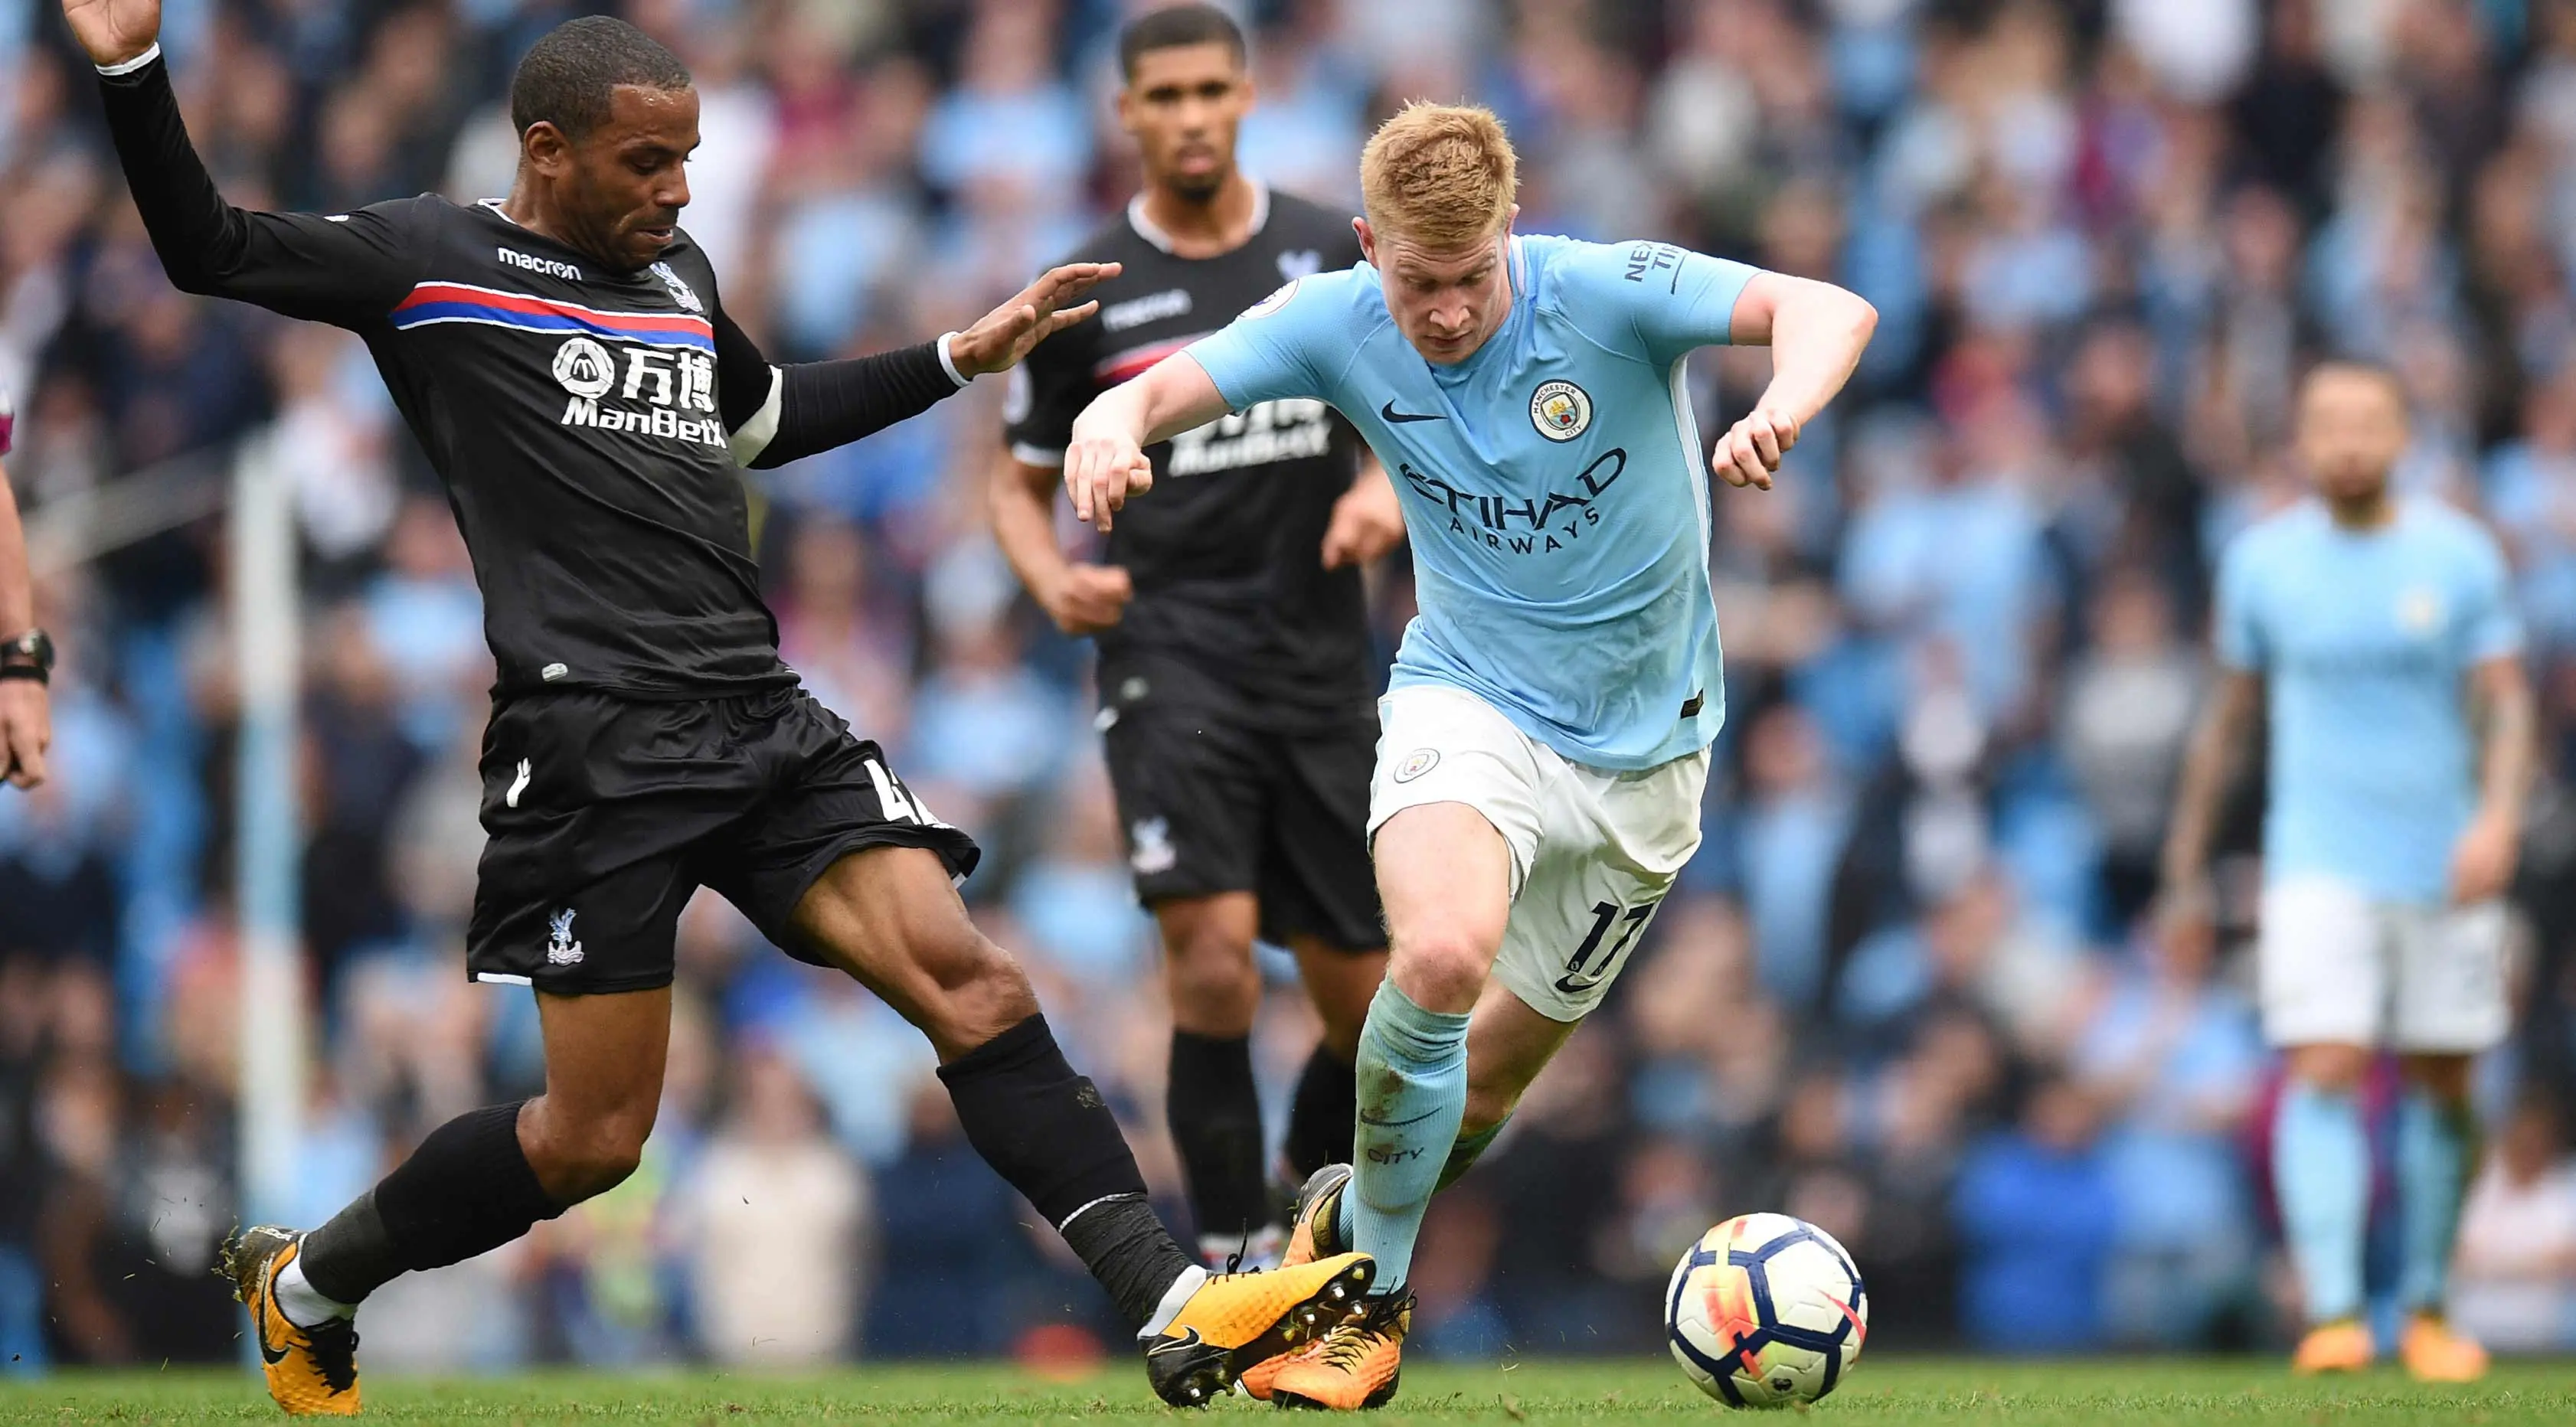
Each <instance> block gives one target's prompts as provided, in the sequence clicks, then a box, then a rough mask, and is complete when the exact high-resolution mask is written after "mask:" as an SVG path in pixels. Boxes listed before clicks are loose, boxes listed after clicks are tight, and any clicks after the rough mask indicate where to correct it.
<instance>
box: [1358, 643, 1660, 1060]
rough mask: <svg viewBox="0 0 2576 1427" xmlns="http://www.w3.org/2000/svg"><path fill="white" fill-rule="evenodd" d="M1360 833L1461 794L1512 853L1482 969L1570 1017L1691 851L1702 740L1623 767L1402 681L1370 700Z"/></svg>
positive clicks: (1591, 995) (1578, 1015)
mask: <svg viewBox="0 0 2576 1427" xmlns="http://www.w3.org/2000/svg"><path fill="white" fill-rule="evenodd" d="M1378 727H1379V731H1378V741H1377V773H1376V776H1375V777H1374V778H1373V779H1372V780H1371V781H1370V784H1369V836H1370V838H1371V839H1372V840H1374V839H1375V838H1376V836H1377V830H1378V829H1379V828H1380V827H1383V826H1385V824H1386V820H1387V819H1388V818H1391V817H1393V816H1395V815H1396V814H1397V813H1400V812H1402V811H1404V810H1405V809H1406V808H1411V807H1419V806H1422V805H1423V804H1426V803H1464V804H1466V805H1467V806H1469V807H1471V808H1474V809H1475V810H1476V811H1477V812H1479V813H1482V814H1484V817H1485V820H1486V821H1487V822H1490V823H1492V824H1493V825H1494V827H1495V829H1496V830H1497V831H1499V832H1501V833H1502V835H1503V841H1504V842H1506V843H1508V844H1509V845H1510V847H1511V854H1512V911H1511V919H1510V921H1509V922H1507V923H1506V924H1505V927H1504V930H1503V949H1502V955H1501V957H1500V958H1499V959H1498V960H1497V961H1496V962H1495V963H1494V975H1495V977H1497V978H1498V979H1499V980H1501V982H1502V983H1503V985H1504V987H1505V988H1506V989H1508V990H1510V991H1511V993H1512V994H1513V995H1515V996H1518V997H1520V998H1521V1000H1522V1001H1524V1002H1526V1003H1528V1005H1529V1008H1530V1009H1531V1010H1533V1011H1536V1012H1538V1013H1539V1014H1540V1015H1542V1016H1545V1017H1547V1018H1548V1019H1549V1020H1552V1021H1567V1022H1571V1021H1579V1020H1582V1019H1583V1018H1584V1017H1585V1016H1586V1015H1588V1014H1590V1013H1591V1011H1592V1008H1593V1007H1595V1006H1597V1005H1599V1004H1600V1003H1601V998H1602V996H1603V995H1604V994H1606V993H1607V992H1608V991H1609V989H1610V983H1611V982H1612V981H1613V980H1614V979H1616V978H1617V977H1618V974H1619V973H1620V971H1622V970H1623V969H1625V968H1626V966H1627V964H1628V958H1629V954H1630V953H1631V952H1633V951H1634V950H1635V949H1636V944H1637V939H1638V937H1639V936H1640V935H1642V934H1643V933H1644V932H1645V930H1646V924H1647V923H1648V922H1650V921H1652V920H1653V919H1654V915H1655V909H1656V908H1657V907H1659V906H1661V905H1662V904H1663V900H1664V894H1665V893H1666V892H1669V891H1671V890H1672V885H1673V879H1674V878H1675V877H1676V876H1678V875H1680V873H1681V870H1682V864H1684V863H1686V862H1688V861H1690V857H1691V854H1692V853H1693V852H1695V851H1697V850H1698V849H1699V805H1700V794H1701V793H1702V792H1703V791H1705V790H1706V789H1707V787H1708V750H1707V749H1704V748H1703V749H1701V750H1700V751H1698V752H1696V753H1691V754H1686V755H1684V756H1682V757H1680V758H1676V759H1673V760H1672V761H1671V762H1668V763H1663V764H1659V765H1657V766H1655V767H1653V768H1648V769H1644V770H1642V771H1640V772H1634V773H1618V772H1612V771H1610V770H1607V769H1601V768H1591V767H1586V766H1585V765H1583V764H1580V763H1575V762H1572V761H1570V760H1568V759H1566V758H1565V757H1564V756H1562V755H1561V754H1559V753H1557V752H1556V750H1554V749H1552V748H1549V747H1548V746H1547V745H1546V744H1543V743H1540V742H1539V741H1537V740H1536V739H1533V738H1531V737H1530V736H1529V735H1528V734H1525V733H1523V732H1521V731H1520V730H1519V729H1518V728H1516V727H1514V726H1513V724H1512V721H1511V720H1509V719H1507V718H1505V717H1503V716H1502V715H1501V714H1500V713H1498V712H1496V711H1495V710H1494V708H1493V706H1492V705H1490V704H1487V703H1486V702H1485V701H1484V700H1482V699H1479V698H1477V697H1476V696H1475V695H1473V694H1470V693H1467V692H1466V691H1464V690H1462V689H1453V688H1448V687H1445V686H1441V685H1428V684H1415V685H1409V686H1407V687H1404V688H1400V689H1393V690H1390V691H1389V692H1388V693H1387V695H1386V697H1384V698H1383V699H1380V700H1379V701H1378Z"/></svg>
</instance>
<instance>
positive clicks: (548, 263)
mask: <svg viewBox="0 0 2576 1427" xmlns="http://www.w3.org/2000/svg"><path fill="white" fill-rule="evenodd" d="M499 251H500V254H501V263H502V266H504V267H513V268H520V269H523V270H525V271H528V272H532V273H544V274H545V275H546V276H548V277H559V278H562V279H563V280H564V281H566V282H579V281H581V269H579V268H577V267H574V266H573V265H572V264H570V263H567V262H559V261H557V260H555V259H553V258H532V257H530V256H528V255H527V254H526V253H520V252H513V251H511V250H510V249H508V248H502V249H500V250H499Z"/></svg>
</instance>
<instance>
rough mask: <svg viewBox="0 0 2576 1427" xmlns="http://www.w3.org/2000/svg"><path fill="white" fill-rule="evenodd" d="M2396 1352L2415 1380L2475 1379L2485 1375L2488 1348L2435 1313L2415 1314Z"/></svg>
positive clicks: (2450, 1380) (2459, 1380)
mask: <svg viewBox="0 0 2576 1427" xmlns="http://www.w3.org/2000/svg"><path fill="white" fill-rule="evenodd" d="M2397 1351H2398V1356H2399V1357H2400V1358H2403V1359H2404V1360H2405V1363H2406V1371H2407V1372H2408V1373H2410V1374H2412V1375H2413V1376H2414V1378H2415V1380H2416V1381H2418V1382H2476V1381H2477V1380H2478V1379H2479V1378H2482V1377H2484V1376H2486V1375H2487V1350H2486V1349H2484V1348H2482V1347H2480V1346H2478V1340H2477V1339H2475V1338H2472V1337H2470V1336H2469V1335H2468V1334H2466V1333H2463V1332H2460V1331H2459V1330H2458V1329H2455V1328H2453V1327H2452V1326H2451V1325H2450V1324H2449V1323H2448V1322H2446V1321H2444V1319H2443V1318H2442V1316H2441V1315H2440V1314H2438V1313H2418V1314H2416V1315H2415V1317H2414V1318H2413V1319H2412V1320H2410V1321H2409V1322H2408V1323H2407V1325H2406V1336H2405V1337H2404V1338H2402V1339H2400V1340H2399V1342H2398V1350H2397Z"/></svg>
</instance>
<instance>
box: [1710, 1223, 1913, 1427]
mask: <svg viewBox="0 0 2576 1427" xmlns="http://www.w3.org/2000/svg"><path fill="white" fill-rule="evenodd" d="M1664 1328H1665V1334H1666V1337H1667V1339H1668V1341H1669V1342H1670V1343H1671V1345H1672V1350H1673V1359H1674V1360H1675V1361H1676V1362H1679V1363H1680V1364H1681V1365H1682V1371H1683V1372H1685V1373H1688V1374H1689V1375H1690V1380H1691V1381H1692V1382H1694V1383H1697V1384H1698V1385H1699V1390H1700V1391H1702V1392H1705V1393H1707V1394H1708V1395H1709V1396H1711V1397H1714V1398H1716V1399H1717V1400H1718V1401H1720V1402H1723V1403H1725V1404H1727V1405H1728V1406H1730V1407H1786V1406H1789V1405H1790V1404H1792V1403H1799V1402H1813V1401H1815V1400H1816V1399H1817V1398H1820V1397H1822V1396H1824V1395H1825V1394H1826V1393H1829V1392H1831V1391H1833V1390H1834V1388H1835V1386H1836V1385H1837V1384H1839V1383H1840V1382H1841V1381H1842V1379H1843V1374H1845V1373H1847V1372H1850V1371H1851V1368H1852V1364H1853V1363H1854V1362H1855V1361H1857V1360H1858V1359H1859V1357H1860V1349H1861V1343H1862V1341H1863V1340H1865V1339H1866V1338H1868V1336H1869V1297H1868V1292H1867V1290H1866V1289H1864V1288H1863V1287H1862V1286H1861V1278H1860V1270H1859V1269H1858V1268H1856V1267H1854V1266H1853V1264H1852V1257H1851V1255H1850V1254H1848V1253H1845V1252H1844V1251H1843V1246H1842V1245H1841V1244H1838V1243H1836V1242H1834V1237H1833V1235H1831V1234H1828V1233H1826V1232H1825V1231H1824V1230H1822V1229H1819V1228H1817V1227H1816V1226H1815V1225H1813V1224H1810V1223H1807V1222H1806V1221H1804V1220H1801V1219H1792V1218H1790V1217H1789V1216H1788V1215H1786V1214H1745V1215H1741V1216H1739V1217H1737V1218H1733V1219H1729V1220H1727V1221H1726V1222H1725V1223H1723V1224H1720V1225H1718V1226H1717V1227H1716V1228H1714V1229H1711V1230H1709V1231H1708V1232H1707V1233H1705V1234H1702V1235H1700V1238H1699V1242H1698V1243H1695V1244H1693V1245H1691V1247H1690V1252H1688V1253H1686V1254H1684V1255H1682V1261H1681V1263H1680V1264H1679V1265H1677V1266H1676V1267H1675V1268H1674V1269H1673V1281H1672V1286H1671V1289H1670V1291H1669V1292H1667V1293H1666V1294H1665V1296H1664Z"/></svg>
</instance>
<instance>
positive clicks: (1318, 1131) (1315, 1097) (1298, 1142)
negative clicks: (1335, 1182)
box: [1284, 1043, 1360, 1179]
mask: <svg viewBox="0 0 2576 1427" xmlns="http://www.w3.org/2000/svg"><path fill="white" fill-rule="evenodd" d="M1359 1104H1360V1074H1359V1071H1358V1069H1357V1068H1356V1067H1354V1066H1353V1065H1352V1064H1351V1063H1350V1062H1349V1061H1347V1060H1343V1059H1341V1058H1340V1057H1338V1056H1336V1055H1334V1054H1333V1052H1332V1051H1331V1050H1330V1049H1328V1048H1327V1047H1325V1046H1324V1045H1322V1044H1321V1043H1318V1044H1317V1045H1316V1047H1315V1053H1314V1054H1313V1055H1310V1056H1308V1057H1306V1069H1305V1071H1304V1073H1302V1074H1300V1075H1299V1076H1298V1077H1297V1098H1296V1099H1295V1100H1293V1101H1291V1102H1290V1104H1289V1109H1288V1143H1287V1145H1286V1146H1285V1147H1284V1148H1285V1150H1286V1153H1287V1155H1288V1167H1289V1168H1291V1169H1294V1170H1295V1171H1297V1177H1298V1178H1300V1179H1303V1178H1304V1177H1306V1176H1307V1175H1310V1174H1313V1173H1314V1172H1315V1171H1316V1170H1319V1169H1322V1168H1323V1167H1324V1166H1325V1165H1328V1164H1341V1163H1343V1162H1344V1161H1346V1160H1348V1159H1349V1158H1350V1157H1351V1145H1352V1143H1353V1137H1354V1135H1355V1133H1356V1131H1357V1128H1358V1118H1359Z"/></svg>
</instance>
